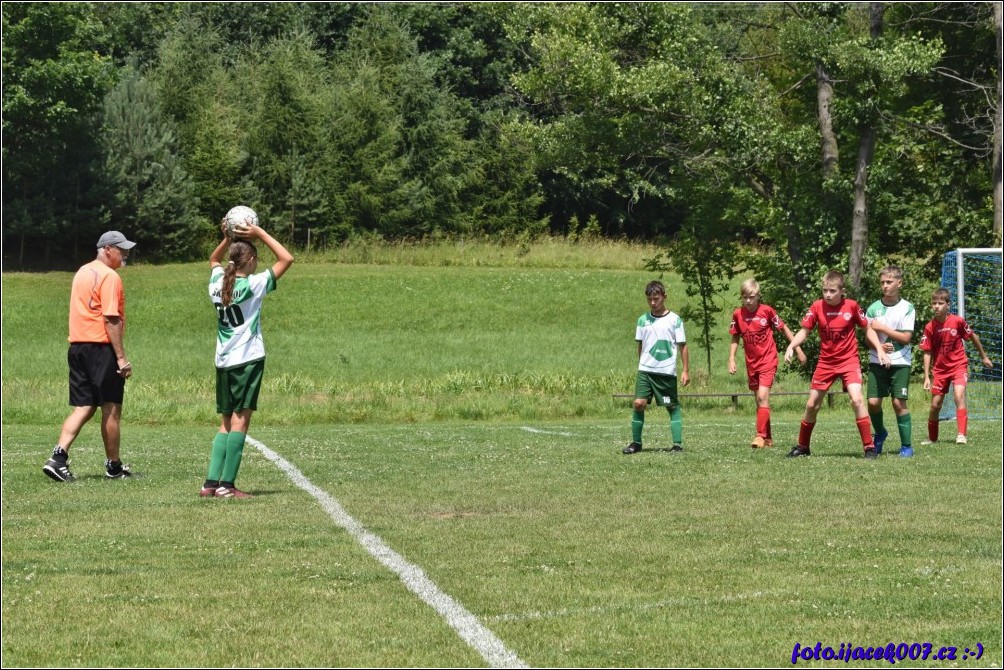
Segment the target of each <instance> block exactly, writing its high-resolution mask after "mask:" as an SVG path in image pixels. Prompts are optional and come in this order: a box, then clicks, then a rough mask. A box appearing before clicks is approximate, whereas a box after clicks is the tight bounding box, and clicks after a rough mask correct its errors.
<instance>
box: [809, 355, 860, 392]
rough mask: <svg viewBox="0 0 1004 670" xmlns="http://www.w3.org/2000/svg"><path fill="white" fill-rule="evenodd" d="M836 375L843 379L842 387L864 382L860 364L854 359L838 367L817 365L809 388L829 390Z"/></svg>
mask: <svg viewBox="0 0 1004 670" xmlns="http://www.w3.org/2000/svg"><path fill="white" fill-rule="evenodd" d="M837 377H840V378H841V379H842V380H843V382H844V389H846V388H847V386H848V385H849V384H858V385H861V384H863V383H864V379H863V378H862V376H861V364H860V363H859V362H858V361H854V362H852V363H848V364H847V365H844V366H841V367H838V368H831V367H829V366H823V365H817V366H816V371H815V372H813V373H812V383H811V384H810V385H809V388H810V389H812V390H813V391H829V390H830V387H831V386H833V382H835V381H836V379H837Z"/></svg>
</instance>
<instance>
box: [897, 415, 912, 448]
mask: <svg viewBox="0 0 1004 670" xmlns="http://www.w3.org/2000/svg"><path fill="white" fill-rule="evenodd" d="M896 425H897V426H898V427H899V443H900V444H902V445H903V446H904V447H909V446H910V445H911V444H913V441H912V440H913V421H911V420H910V413H909V412H907V413H906V414H904V415H903V416H897V417H896Z"/></svg>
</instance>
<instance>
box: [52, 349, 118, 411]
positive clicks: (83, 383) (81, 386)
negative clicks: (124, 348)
mask: <svg viewBox="0 0 1004 670" xmlns="http://www.w3.org/2000/svg"><path fill="white" fill-rule="evenodd" d="M66 362H67V363H68V364H69V366H70V405H71V406H73V407H100V406H101V405H104V404H105V403H114V404H116V405H121V404H122V398H123V396H124V395H125V379H123V378H122V377H121V376H119V373H118V360H117V359H116V356H115V350H114V349H112V345H110V344H100V343H97V342H74V343H73V344H71V345H70V350H69V351H68V352H67V354H66Z"/></svg>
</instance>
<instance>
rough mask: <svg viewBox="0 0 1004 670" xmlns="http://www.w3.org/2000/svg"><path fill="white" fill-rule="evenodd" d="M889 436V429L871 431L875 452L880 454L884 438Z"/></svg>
mask: <svg viewBox="0 0 1004 670" xmlns="http://www.w3.org/2000/svg"><path fill="white" fill-rule="evenodd" d="M887 437H889V431H887V430H883V431H882V432H881V433H872V442H873V443H874V444H875V453H876V454H881V453H882V447H883V446H884V445H885V438H887Z"/></svg>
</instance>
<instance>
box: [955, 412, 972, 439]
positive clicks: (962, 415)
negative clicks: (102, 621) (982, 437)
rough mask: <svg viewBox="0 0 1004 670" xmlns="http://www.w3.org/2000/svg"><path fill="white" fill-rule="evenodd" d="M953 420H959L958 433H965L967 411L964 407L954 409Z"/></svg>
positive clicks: (967, 424) (967, 426)
mask: <svg viewBox="0 0 1004 670" xmlns="http://www.w3.org/2000/svg"><path fill="white" fill-rule="evenodd" d="M955 420H956V421H958V422H959V435H965V434H966V429H967V428H969V412H968V411H967V410H965V409H957V410H955Z"/></svg>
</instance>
